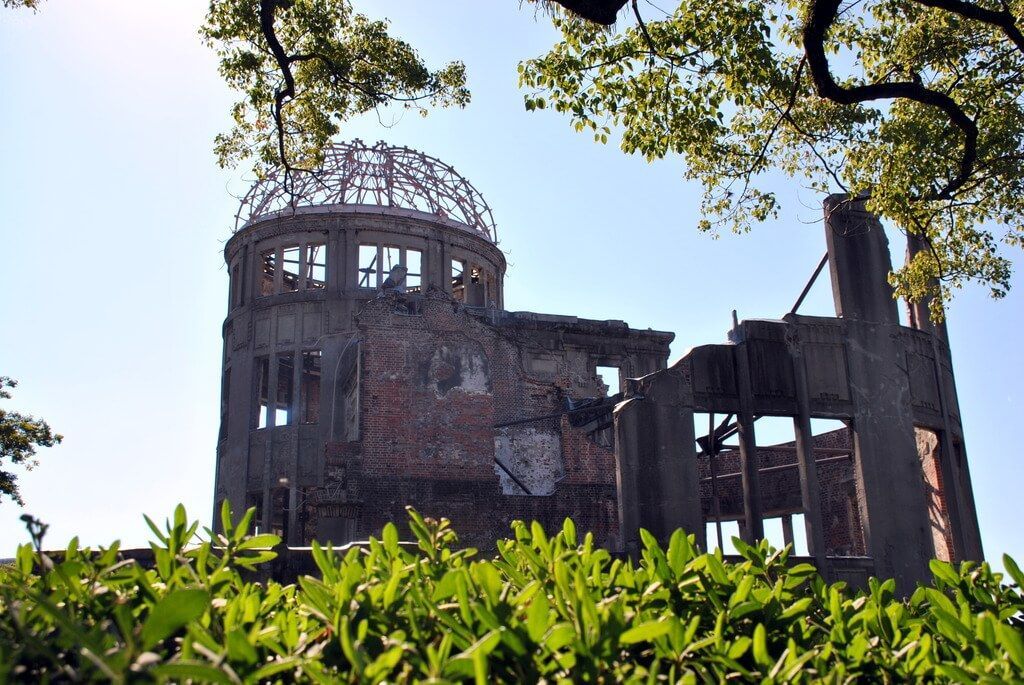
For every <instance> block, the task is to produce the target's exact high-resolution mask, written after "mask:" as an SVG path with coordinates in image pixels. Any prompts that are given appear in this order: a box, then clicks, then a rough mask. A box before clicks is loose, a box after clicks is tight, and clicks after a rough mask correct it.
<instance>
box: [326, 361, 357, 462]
mask: <svg viewBox="0 0 1024 685" xmlns="http://www.w3.org/2000/svg"><path fill="white" fill-rule="evenodd" d="M359 347H360V345H359V343H358V342H353V343H349V345H347V346H346V348H345V350H344V351H343V352H342V355H341V359H340V360H339V361H338V365H337V372H336V376H335V379H334V403H333V404H332V406H331V412H332V415H331V417H330V420H331V431H332V433H333V434H334V435H335V436H336V439H337V440H339V441H340V442H353V441H355V440H358V439H359V409H360V397H359V375H360V374H359V371H360V370H359V364H360V361H359V360H360V354H359Z"/></svg>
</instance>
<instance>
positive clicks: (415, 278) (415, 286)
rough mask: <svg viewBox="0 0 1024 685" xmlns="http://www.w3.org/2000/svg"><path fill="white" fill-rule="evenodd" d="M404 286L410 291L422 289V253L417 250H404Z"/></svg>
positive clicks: (414, 291)
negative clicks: (406, 270)
mask: <svg viewBox="0 0 1024 685" xmlns="http://www.w3.org/2000/svg"><path fill="white" fill-rule="evenodd" d="M405 268H406V269H408V272H407V273H406V274H405V286H406V289H407V290H408V291H409V292H411V293H418V292H421V291H422V290H423V253H422V252H421V251H419V250H406V251H405Z"/></svg>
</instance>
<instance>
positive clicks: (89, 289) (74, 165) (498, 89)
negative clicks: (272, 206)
mask: <svg viewBox="0 0 1024 685" xmlns="http://www.w3.org/2000/svg"><path fill="white" fill-rule="evenodd" d="M206 4H207V3H206V1H205V0H104V1H102V2H101V1H100V0H47V1H46V2H45V3H44V4H43V7H42V10H41V11H40V12H39V13H38V14H32V13H30V12H25V11H20V12H15V11H11V10H2V9H0V89H2V90H0V92H3V93H4V105H3V107H0V130H2V131H3V136H2V138H0V207H2V213H0V217H2V218H0V236H2V242H0V245H2V246H3V252H2V254H3V268H2V269H0V297H2V298H3V300H2V306H0V326H2V328H3V335H2V336H0V375H8V376H13V377H14V378H17V379H18V380H19V381H20V383H21V384H20V385H19V387H18V388H16V390H15V397H14V400H13V401H9V402H6V403H5V405H4V406H5V407H10V408H16V409H18V410H20V411H25V412H32V413H35V414H37V415H41V416H43V417H45V418H47V419H48V420H49V421H50V423H51V424H52V425H53V426H54V428H55V429H57V430H59V431H60V432H62V433H63V434H64V435H65V436H66V440H65V442H64V444H62V445H60V446H59V447H57V448H54V449H50V450H44V451H43V452H42V454H41V455H40V456H41V458H40V465H39V467H38V468H37V469H35V470H34V471H32V472H30V473H26V474H24V475H23V476H22V478H21V483H22V491H23V495H24V497H25V500H26V502H27V511H29V512H31V513H33V514H34V515H35V516H38V517H40V518H42V519H43V520H45V521H47V522H48V523H50V525H51V528H50V536H51V537H50V539H49V542H50V543H51V544H58V543H63V542H64V541H65V540H67V539H68V538H69V537H70V536H71V535H74V534H78V535H80V537H81V539H82V541H83V542H84V543H89V544H99V543H107V542H109V541H111V540H112V539H114V538H120V539H121V540H122V541H123V543H124V544H125V545H127V546H137V545H140V544H143V543H144V542H145V541H146V540H147V530H146V528H145V525H144V523H143V521H142V513H148V514H150V515H151V516H154V517H157V518H163V517H165V516H167V515H169V514H170V512H171V511H172V509H173V507H174V505H175V504H176V503H177V502H183V503H184V504H185V505H186V507H187V508H188V510H189V512H190V513H191V514H192V515H193V516H196V517H200V518H202V519H203V520H204V521H206V520H208V519H209V517H210V513H211V506H212V505H211V498H212V488H213V473H214V449H215V441H216V435H217V421H218V402H217V398H218V393H219V376H220V358H221V338H220V325H221V322H222V320H223V317H224V314H225V310H226V303H227V276H226V273H225V269H224V264H223V257H222V253H221V250H222V248H223V244H224V241H225V240H226V239H227V238H228V236H229V235H230V230H231V227H232V225H233V216H234V213H235V211H236V209H237V200H236V197H238V196H240V195H241V194H242V193H243V192H244V190H245V188H246V181H245V174H244V173H243V172H242V171H237V172H232V171H222V170H220V169H218V168H217V167H216V164H215V162H214V158H213V154H212V152H211V148H212V139H213V136H214V135H215V134H216V133H217V132H219V131H221V130H224V129H226V128H227V127H228V125H229V121H228V107H229V105H230V103H231V102H232V95H231V93H229V92H228V91H227V89H226V88H225V87H224V86H223V85H222V84H221V82H220V80H219V77H218V75H217V71H216V62H215V59H214V57H213V55H212V54H211V53H210V51H209V50H208V49H207V48H206V47H204V46H203V45H202V44H201V42H200V40H199V38H198V36H197V33H196V29H197V27H198V26H199V24H200V23H201V21H202V18H203V14H204V11H205V8H206ZM356 4H357V7H360V8H361V9H364V10H365V11H368V12H372V13H373V14H374V15H376V16H381V15H383V16H387V17H389V18H390V19H391V20H392V22H393V30H394V31H395V32H396V33H397V34H399V35H401V36H403V37H404V38H406V39H407V40H409V41H410V42H411V43H412V44H413V45H415V46H417V47H418V48H419V49H420V51H421V52H422V54H423V55H424V56H425V57H426V58H427V59H428V60H429V61H430V62H432V63H433V64H439V63H441V62H442V61H447V60H451V59H461V60H463V61H464V62H465V63H466V65H467V67H468V72H469V85H470V87H471V89H472V92H473V102H472V103H471V104H470V106H469V107H467V108H466V109H465V110H451V111H439V112H434V113H432V114H431V115H430V116H429V117H426V118H421V117H419V116H418V115H415V114H411V113H410V114H405V115H404V116H401V115H400V116H398V118H397V121H396V122H395V124H394V125H393V126H391V127H389V128H383V127H382V126H381V125H380V123H379V121H378V119H377V117H375V116H372V115H371V116H368V117H365V118H362V119H360V120H357V121H354V122H352V123H351V124H350V125H349V126H348V128H347V130H346V131H345V132H344V134H343V135H344V137H347V138H353V137H360V138H362V139H364V140H366V141H371V142H372V141H376V140H379V139H384V140H387V141H388V142H391V143H394V144H400V145H408V146H410V147H414V148H417V149H420V150H423V151H425V152H427V153H429V154H431V155H434V156H436V157H439V158H440V159H442V160H444V161H446V162H448V163H450V164H452V165H453V166H454V167H455V168H456V169H457V170H459V171H460V172H461V173H462V174H464V175H465V176H466V177H468V178H469V179H470V181H472V182H473V183H474V185H476V187H477V188H478V189H479V190H480V191H481V192H482V193H483V195H484V197H486V198H487V200H488V202H489V203H490V205H491V207H492V209H493V211H494V215H495V218H496V220H497V222H498V230H499V234H500V237H501V247H502V248H503V249H504V250H505V252H506V255H507V256H508V261H509V270H508V274H507V278H506V305H507V307H508V308H509V309H513V310H531V311H540V312H548V313H558V314H576V315H579V316H583V317H591V318H600V319H624V320H625V321H627V322H629V323H630V324H631V325H632V326H634V327H638V328H647V327H651V328H655V329H661V330H669V331H674V332H675V333H676V335H677V337H676V342H675V344H674V346H673V359H675V358H677V357H679V356H680V355H681V354H682V353H683V352H685V351H686V349H687V348H689V347H691V346H693V345H697V344H703V343H708V342H722V341H724V340H725V331H726V330H727V329H728V328H729V325H730V312H731V310H732V309H737V310H738V311H739V315H740V317H741V318H743V317H750V318H753V317H768V318H771V317H778V316H781V315H782V314H784V313H785V312H786V311H788V309H789V308H790V306H791V305H792V303H793V301H794V300H795V298H796V296H797V295H798V294H799V292H800V289H801V288H802V287H803V285H804V283H805V282H806V279H807V278H808V276H809V275H810V273H811V271H812V270H813V269H814V266H815V265H816V264H817V261H818V259H819V258H820V257H821V254H822V253H823V252H824V249H825V243H824V236H823V232H822V227H821V223H820V215H821V210H820V206H821V198H820V197H819V196H817V195H815V194H814V193H812V192H810V191H808V190H806V189H803V188H801V187H800V185H799V184H798V183H795V182H792V181H790V180H788V179H785V178H782V177H780V178H778V179H773V182H774V183H775V184H776V185H777V187H778V188H779V189H780V192H781V197H782V200H783V213H782V215H781V216H780V218H779V220H778V221H776V222H773V223H771V224H768V225H763V226H758V227H756V228H755V229H754V231H753V232H752V233H750V234H749V235H745V236H734V235H724V236H722V237H721V238H719V239H717V240H715V239H711V238H709V237H708V236H704V235H700V234H698V233H697V231H696V224H697V220H698V218H699V217H698V204H699V195H698V189H697V188H696V187H695V186H693V185H692V184H687V183H686V182H684V181H683V180H682V175H683V168H682V166H681V163H680V162H679V161H678V160H666V161H663V162H659V163H655V164H648V163H646V162H644V161H643V160H642V159H639V158H633V157H627V156H625V155H623V154H622V153H621V152H619V150H618V149H617V147H616V145H615V144H614V141H612V142H611V143H610V144H609V145H606V146H601V145H597V144H595V143H594V142H593V141H592V140H591V138H590V137H589V136H587V135H580V134H576V133H574V132H573V131H572V130H571V127H570V126H569V124H568V121H567V120H566V119H563V118H562V117H560V116H559V115H557V114H555V113H553V112H548V111H545V112H535V113H527V112H526V111H524V108H523V105H522V94H521V92H520V91H519V90H518V88H517V85H516V64H517V62H518V61H519V60H521V59H524V58H528V57H531V56H535V55H538V54H540V53H541V52H543V51H544V50H545V49H546V48H547V47H549V46H550V45H551V44H552V43H553V42H554V40H555V38H556V36H555V33H554V32H553V30H552V29H551V28H550V26H549V24H548V22H547V20H546V19H545V18H544V17H543V16H536V17H535V16H534V12H533V11H532V10H531V9H530V8H529V7H522V8H521V7H520V3H519V2H518V0H502V1H501V2H498V1H495V0H491V1H489V2H480V1H479V0H446V1H445V2H438V3H429V7H430V10H431V11H430V13H429V14H426V13H424V11H423V7H425V6H427V3H423V2H422V0H376V1H375V2H373V3H370V2H369V1H368V0H363V1H362V2H357V3H356ZM897 251H898V252H899V253H900V254H901V253H902V249H901V248H900V249H898V250H897ZM1012 256H1014V257H1019V256H1020V255H1019V253H1018V254H1016V255H1012ZM1015 284H1016V285H1017V287H1018V288H1020V287H1021V282H1020V278H1016V279H1015ZM1022 297H1024V294H1022V293H1021V292H1019V291H1018V290H1014V291H1012V292H1011V294H1010V296H1009V297H1007V298H1006V299H1005V300H1003V301H1001V302H994V301H992V300H990V299H989V298H988V297H987V294H986V292H985V291H984V290H983V289H980V288H973V289H969V290H965V291H964V292H963V293H962V294H961V295H960V297H959V298H958V299H957V301H956V302H955V303H954V305H953V307H952V310H951V312H950V335H951V339H952V348H953V356H954V360H955V364H956V373H957V383H958V387H959V392H960V405H961V407H962V409H963V413H964V423H965V429H966V438H967V450H968V454H969V457H970V464H971V470H972V473H973V478H974V487H975V496H976V499H977V502H978V510H979V515H980V519H981V529H982V535H983V538H984V542H985V548H986V553H987V555H988V556H989V557H990V558H992V559H995V558H997V557H998V555H999V554H1001V553H1003V552H1009V553H1011V554H1013V555H1014V556H1016V557H1017V558H1018V559H1024V538H1022V536H1021V535H1020V532H1019V530H1018V528H1019V520H1020V507H1019V504H1018V501H1019V497H1020V491H1021V488H1022V486H1024V475H1022V470H1021V469H1020V467H1019V464H1018V457H1019V454H1020V449H1019V447H1018V445H1019V440H1020V439H1019V435H1018V425H1017V424H1016V421H1017V420H1018V419H1019V414H1020V407H1021V394H1022V393H1021V388H1022V386H1024V372H1022V370H1021V364H1020V363H1019V362H1018V361H1017V360H1018V343H1017V340H1018V339H1019V338H1020V337H1021V334H1022V332H1024V330H1022V328H1024V326H1022V324H1024V316H1022V314H1024V307H1022V303H1024V300H1022ZM831 307H832V305H831V294H830V292H829V290H828V284H827V279H821V281H820V283H819V285H818V287H816V288H815V289H814V291H813V292H812V294H811V297H810V298H809V299H808V301H807V303H806V304H805V306H804V308H803V309H802V310H801V311H804V312H806V313H819V314H831V313H832V309H831ZM21 513H22V510H20V509H19V508H18V507H17V506H16V505H14V504H11V503H8V502H4V503H2V504H0V557H2V556H9V555H10V554H11V553H12V552H13V549H14V547H15V545H16V544H17V543H19V542H22V541H24V540H25V539H26V538H25V534H24V531H23V529H22V527H21V524H20V523H19V522H18V520H17V519H18V516H19V515H20V514H21Z"/></svg>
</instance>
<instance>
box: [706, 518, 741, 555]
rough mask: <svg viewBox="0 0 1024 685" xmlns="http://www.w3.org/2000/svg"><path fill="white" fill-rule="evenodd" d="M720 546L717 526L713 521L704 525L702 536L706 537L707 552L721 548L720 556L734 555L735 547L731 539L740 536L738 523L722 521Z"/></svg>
mask: <svg viewBox="0 0 1024 685" xmlns="http://www.w3.org/2000/svg"><path fill="white" fill-rule="evenodd" d="M721 527H722V544H721V545H719V544H718V526H717V525H716V524H715V522H714V521H708V522H707V523H706V524H705V530H704V534H705V535H706V536H707V541H708V543H707V545H708V551H711V550H714V549H719V548H721V550H722V554H736V553H737V552H736V545H734V544H733V542H732V539H733V538H738V537H739V536H740V524H739V521H722V522H721Z"/></svg>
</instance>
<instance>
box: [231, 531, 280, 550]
mask: <svg viewBox="0 0 1024 685" xmlns="http://www.w3.org/2000/svg"><path fill="white" fill-rule="evenodd" d="M279 544H281V538H280V537H279V536H277V535H274V534H273V533H264V534H262V535H254V536H252V537H251V538H246V539H245V540H243V541H242V543H241V544H239V545H238V549H267V548H272V547H276V546H277V545H279Z"/></svg>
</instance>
